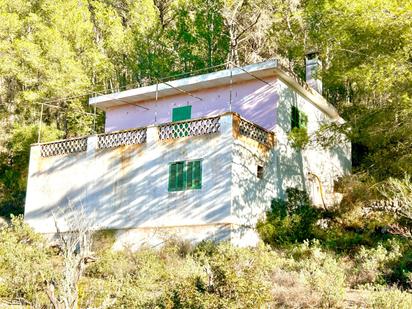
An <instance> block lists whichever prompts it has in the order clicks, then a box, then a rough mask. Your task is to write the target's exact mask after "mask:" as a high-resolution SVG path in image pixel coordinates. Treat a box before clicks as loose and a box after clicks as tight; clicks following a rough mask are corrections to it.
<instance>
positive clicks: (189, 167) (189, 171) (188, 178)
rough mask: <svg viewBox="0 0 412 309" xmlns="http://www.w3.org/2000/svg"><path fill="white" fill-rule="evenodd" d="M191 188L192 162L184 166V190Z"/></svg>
mask: <svg viewBox="0 0 412 309" xmlns="http://www.w3.org/2000/svg"><path fill="white" fill-rule="evenodd" d="M192 186H193V162H187V165H186V188H188V189H191V188H192Z"/></svg>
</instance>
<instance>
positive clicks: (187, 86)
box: [89, 60, 342, 120]
mask: <svg viewBox="0 0 412 309" xmlns="http://www.w3.org/2000/svg"><path fill="white" fill-rule="evenodd" d="M269 76H278V77H279V79H281V80H282V81H283V82H285V83H286V84H288V85H289V86H291V87H293V88H294V89H295V90H296V91H297V92H299V93H300V94H301V95H303V96H304V97H306V98H307V99H308V100H309V101H310V102H311V103H312V104H314V105H315V106H317V107H318V108H319V109H321V110H322V111H323V112H325V113H326V114H327V115H329V116H330V117H331V118H332V119H334V120H342V119H341V118H340V116H339V114H338V113H337V111H336V109H335V108H334V107H333V106H332V105H331V104H329V103H328V102H327V101H326V100H325V98H324V97H323V96H321V95H320V94H319V93H318V92H316V91H315V90H314V89H312V88H310V87H309V86H307V85H305V87H303V86H302V85H301V84H300V83H299V82H298V81H297V80H296V78H294V77H293V76H291V75H290V74H289V73H287V72H286V71H284V70H282V68H281V67H280V66H279V64H278V61H277V60H268V61H264V62H260V63H255V64H250V65H247V66H244V67H233V68H232V69H225V70H221V71H217V72H213V73H207V74H201V75H196V76H192V77H187V78H181V79H177V80H172V81H167V82H161V83H159V84H154V85H150V86H145V87H140V88H135V89H130V90H125V91H120V92H115V93H110V94H104V95H100V96H95V97H91V98H90V99H89V104H90V105H94V106H96V107H98V108H100V109H102V110H107V109H108V108H110V107H114V106H120V105H125V104H136V103H138V102H142V101H148V100H154V99H156V95H157V98H162V97H167V96H173V95H177V94H181V93H182V92H183V93H185V92H186V93H192V92H195V91H198V90H201V89H207V88H212V87H218V86H224V85H229V83H230V81H231V80H232V82H233V83H238V82H243V81H249V80H256V79H263V78H265V77H269Z"/></svg>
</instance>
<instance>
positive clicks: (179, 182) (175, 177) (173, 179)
mask: <svg viewBox="0 0 412 309" xmlns="http://www.w3.org/2000/svg"><path fill="white" fill-rule="evenodd" d="M184 176H185V175H184V162H176V163H172V164H170V168H169V191H178V190H183V189H184V180H185V177H184Z"/></svg>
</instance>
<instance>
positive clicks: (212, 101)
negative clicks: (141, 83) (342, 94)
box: [105, 77, 277, 132]
mask: <svg viewBox="0 0 412 309" xmlns="http://www.w3.org/2000/svg"><path fill="white" fill-rule="evenodd" d="M266 81H267V82H269V83H271V84H275V83H276V78H275V77H272V78H268V79H266ZM193 95H195V96H197V97H199V98H201V99H202V100H198V99H196V98H194V97H191V96H189V95H187V94H183V93H182V94H181V95H176V96H171V97H166V98H160V99H159V100H158V101H157V102H156V101H155V100H150V101H143V102H138V103H136V104H139V105H142V106H144V107H145V108H147V109H148V110H145V109H143V108H141V107H138V106H134V105H130V104H129V105H121V106H118V107H112V108H110V109H109V110H107V111H106V126H105V129H106V132H108V131H115V130H123V129H129V128H138V127H145V126H148V125H152V124H160V123H165V122H169V121H171V120H172V109H173V108H175V107H179V106H184V105H191V106H192V118H201V117H207V116H214V115H219V114H222V113H223V112H227V111H229V101H230V98H229V96H230V85H229V84H228V85H226V86H222V87H219V88H210V89H205V90H201V91H196V92H193ZM276 101H277V93H276V89H275V88H274V87H272V86H270V85H267V84H265V83H263V82H262V81H259V80H253V81H248V82H243V83H236V84H233V86H232V111H233V112H237V113H239V114H240V115H241V116H243V117H244V118H245V119H248V120H249V121H252V122H254V123H256V124H259V125H261V126H263V127H264V128H266V129H269V130H273V129H274V128H275V123H276V119H275V115H276V113H275V106H276Z"/></svg>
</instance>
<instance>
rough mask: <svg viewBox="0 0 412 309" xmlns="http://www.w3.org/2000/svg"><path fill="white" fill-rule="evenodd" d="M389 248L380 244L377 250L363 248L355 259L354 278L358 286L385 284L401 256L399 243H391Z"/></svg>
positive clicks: (388, 244) (388, 245)
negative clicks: (392, 267)
mask: <svg viewBox="0 0 412 309" xmlns="http://www.w3.org/2000/svg"><path fill="white" fill-rule="evenodd" d="M386 245H387V247H385V246H383V245H382V244H378V246H377V247H375V248H370V249H367V248H365V247H361V249H360V250H359V252H358V253H357V254H356V255H355V257H354V263H355V265H356V266H355V268H354V269H353V271H354V276H355V283H356V284H365V283H384V282H385V277H387V276H388V275H389V274H390V272H391V265H393V264H394V263H395V262H396V261H397V260H398V259H399V258H400V257H401V256H402V251H401V247H400V245H399V243H398V242H396V241H389V242H388V243H387V244H386Z"/></svg>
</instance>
